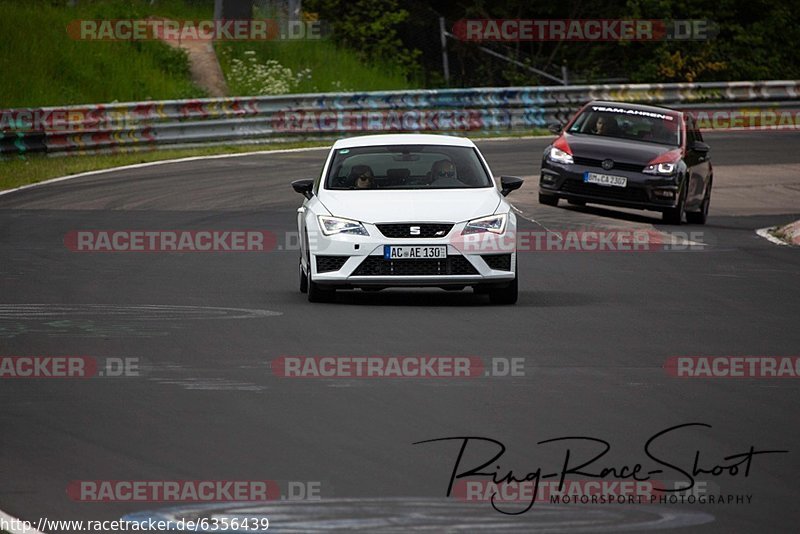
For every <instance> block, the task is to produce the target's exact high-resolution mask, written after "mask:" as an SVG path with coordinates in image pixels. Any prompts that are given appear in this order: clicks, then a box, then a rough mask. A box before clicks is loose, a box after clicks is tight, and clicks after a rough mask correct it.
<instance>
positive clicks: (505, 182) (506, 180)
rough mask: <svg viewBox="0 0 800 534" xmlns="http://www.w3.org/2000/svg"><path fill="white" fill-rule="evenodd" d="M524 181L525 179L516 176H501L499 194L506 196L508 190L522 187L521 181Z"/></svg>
mask: <svg viewBox="0 0 800 534" xmlns="http://www.w3.org/2000/svg"><path fill="white" fill-rule="evenodd" d="M524 181H525V180H523V179H522V178H517V177H516V176H501V177H500V185H501V187H502V189H500V194H501V195H503V196H504V197H505V196H508V194H509V193H510V192H512V191H514V190H515V189H519V188H520V187H522V183H523V182H524Z"/></svg>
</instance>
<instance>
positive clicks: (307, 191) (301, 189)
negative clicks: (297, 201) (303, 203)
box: [292, 180, 314, 198]
mask: <svg viewBox="0 0 800 534" xmlns="http://www.w3.org/2000/svg"><path fill="white" fill-rule="evenodd" d="M292 189H294V190H295V191H296V192H298V193H300V194H301V195H303V196H304V197H306V198H311V197H312V196H313V195H314V193H312V192H311V190H312V189H314V180H295V181H294V182H292Z"/></svg>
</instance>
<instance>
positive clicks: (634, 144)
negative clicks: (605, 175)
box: [564, 134, 678, 166]
mask: <svg viewBox="0 0 800 534" xmlns="http://www.w3.org/2000/svg"><path fill="white" fill-rule="evenodd" d="M564 137H565V138H566V140H567V144H569V148H570V149H571V150H572V155H573V156H575V157H578V158H592V159H606V158H610V159H613V160H614V161H619V162H625V163H634V164H637V165H642V166H644V165H647V164H648V163H649V162H651V161H652V160H653V159H655V158H656V157H658V156H660V155H661V154H663V153H664V152H667V151H669V150H675V149H676V148H678V147H676V146H667V145H658V144H655V143H647V142H644V141H631V140H627V139H615V138H613V137H601V136H597V135H574V134H565V135H564Z"/></svg>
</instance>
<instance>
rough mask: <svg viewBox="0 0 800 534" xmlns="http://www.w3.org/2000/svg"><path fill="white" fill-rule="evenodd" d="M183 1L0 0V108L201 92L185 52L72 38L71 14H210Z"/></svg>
mask: <svg viewBox="0 0 800 534" xmlns="http://www.w3.org/2000/svg"><path fill="white" fill-rule="evenodd" d="M212 6H213V4H208V6H207V7H206V6H203V5H198V4H197V3H196V2H195V3H184V2H183V1H182V0H158V2H157V3H156V4H155V5H154V6H152V7H151V6H150V1H149V0H110V1H106V2H98V1H94V2H93V1H91V0H80V1H79V2H78V7H77V8H70V7H67V0H58V1H55V0H54V1H49V0H22V1H20V0H0V72H2V78H3V81H2V83H0V108H11V107H26V106H49V105H60V104H90V103H106V102H113V101H115V100H116V101H135V100H147V99H155V100H158V99H171V98H193V97H199V96H204V93H203V91H202V90H201V89H200V88H198V87H196V86H195V85H193V84H192V83H191V80H190V78H189V67H188V60H187V58H186V54H185V53H183V52H182V51H179V50H174V49H172V48H170V47H169V46H167V45H165V44H163V43H160V42H155V41H137V42H121V41H120V42H114V41H81V40H75V39H72V38H70V36H69V35H68V34H67V31H66V27H67V24H68V23H69V22H70V21H72V20H75V19H106V18H108V19H114V18H117V19H127V18H140V17H147V16H149V15H151V14H154V13H157V14H159V15H161V16H167V17H174V18H201V17H209V16H210V15H211V13H212Z"/></svg>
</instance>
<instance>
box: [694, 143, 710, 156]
mask: <svg viewBox="0 0 800 534" xmlns="http://www.w3.org/2000/svg"><path fill="white" fill-rule="evenodd" d="M692 150H694V151H695V152H697V153H698V154H708V151H709V150H711V147H710V146H708V145H707V144H705V143H703V142H702V141H695V142H694V143H693V144H692Z"/></svg>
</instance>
